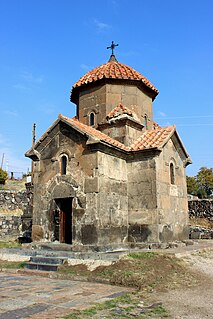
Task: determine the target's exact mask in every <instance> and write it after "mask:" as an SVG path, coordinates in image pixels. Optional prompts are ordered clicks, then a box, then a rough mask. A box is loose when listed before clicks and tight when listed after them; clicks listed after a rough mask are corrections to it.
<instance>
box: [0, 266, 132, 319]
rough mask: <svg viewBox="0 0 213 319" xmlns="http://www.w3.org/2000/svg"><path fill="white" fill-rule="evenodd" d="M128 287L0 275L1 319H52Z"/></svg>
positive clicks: (111, 296) (11, 274)
mask: <svg viewBox="0 0 213 319" xmlns="http://www.w3.org/2000/svg"><path fill="white" fill-rule="evenodd" d="M128 291H130V290H128V288H122V287H115V286H110V285H104V284H97V283H89V282H78V281H70V280H59V279H49V278H43V277H40V276H26V275H24V276H23V275H21V274H17V273H15V272H14V273H11V272H7V271H3V272H0V319H22V318H25V319H26V318H27V319H50V318H51V319H55V318H62V317H63V316H65V315H67V314H69V313H71V311H72V309H83V308H86V307H89V306H90V305H91V304H93V303H96V302H99V301H103V300H107V299H110V298H114V297H118V296H121V295H123V294H125V293H127V292H128Z"/></svg>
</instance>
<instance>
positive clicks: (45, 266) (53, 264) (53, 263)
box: [25, 256, 67, 271]
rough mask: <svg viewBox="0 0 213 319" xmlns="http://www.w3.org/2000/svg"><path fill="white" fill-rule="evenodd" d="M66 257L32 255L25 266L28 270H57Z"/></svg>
mask: <svg viewBox="0 0 213 319" xmlns="http://www.w3.org/2000/svg"><path fill="white" fill-rule="evenodd" d="M65 260H67V258H64V257H55V256H54V257H50V256H32V257H30V260H29V262H27V263H26V266H25V268H27V269H30V270H43V271H57V270H58V266H60V265H63V263H64V261H65Z"/></svg>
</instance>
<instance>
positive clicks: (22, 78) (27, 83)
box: [13, 71, 44, 91]
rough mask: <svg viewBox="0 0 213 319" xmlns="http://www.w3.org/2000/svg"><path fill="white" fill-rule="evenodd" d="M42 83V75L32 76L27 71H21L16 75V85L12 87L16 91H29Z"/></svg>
mask: <svg viewBox="0 0 213 319" xmlns="http://www.w3.org/2000/svg"><path fill="white" fill-rule="evenodd" d="M43 81H44V77H43V75H38V76H37V75H36V76H35V75H34V74H32V73H31V72H28V71H21V73H20V74H19V75H18V83H16V84H14V85H13V87H14V88H15V89H18V90H25V91H29V90H31V89H32V88H33V87H35V86H37V85H39V84H41V83H42V82H43Z"/></svg>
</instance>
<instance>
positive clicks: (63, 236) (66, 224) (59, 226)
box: [54, 198, 73, 244]
mask: <svg viewBox="0 0 213 319" xmlns="http://www.w3.org/2000/svg"><path fill="white" fill-rule="evenodd" d="M72 200H73V198H59V199H55V202H56V204H57V207H58V209H57V210H56V211H55V230H54V237H55V239H56V240H58V241H59V242H60V243H65V244H72V226H73V225H72Z"/></svg>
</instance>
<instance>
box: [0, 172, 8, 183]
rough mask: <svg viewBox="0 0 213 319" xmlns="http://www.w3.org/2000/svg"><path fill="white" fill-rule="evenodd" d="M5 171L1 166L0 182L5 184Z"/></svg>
mask: <svg viewBox="0 0 213 319" xmlns="http://www.w3.org/2000/svg"><path fill="white" fill-rule="evenodd" d="M7 177H8V176H7V172H5V171H4V170H3V169H2V168H0V184H3V185H4V184H5V181H6V180H7Z"/></svg>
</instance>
